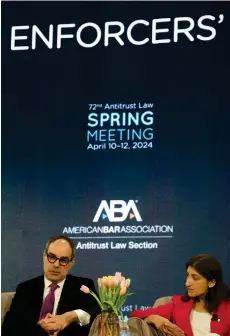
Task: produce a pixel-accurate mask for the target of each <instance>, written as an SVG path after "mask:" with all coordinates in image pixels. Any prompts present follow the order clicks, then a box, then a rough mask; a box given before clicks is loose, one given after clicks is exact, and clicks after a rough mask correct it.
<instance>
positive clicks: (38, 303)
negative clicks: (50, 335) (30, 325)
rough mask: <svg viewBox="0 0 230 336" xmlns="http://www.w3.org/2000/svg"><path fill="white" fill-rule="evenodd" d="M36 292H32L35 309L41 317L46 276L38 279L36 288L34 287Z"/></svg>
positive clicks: (37, 315)
mask: <svg viewBox="0 0 230 336" xmlns="http://www.w3.org/2000/svg"><path fill="white" fill-rule="evenodd" d="M33 291H34V293H32V298H33V301H32V302H33V306H34V311H35V316H36V317H37V319H39V315H40V311H41V308H42V303H43V293H44V276H41V277H39V278H38V279H37V285H36V288H34V290H33Z"/></svg>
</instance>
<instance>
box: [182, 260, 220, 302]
mask: <svg viewBox="0 0 230 336" xmlns="http://www.w3.org/2000/svg"><path fill="white" fill-rule="evenodd" d="M185 285H186V287H187V291H188V296H190V297H198V296H203V295H205V294H206V292H207V290H208V288H211V287H213V286H215V280H213V281H208V280H207V279H206V278H204V277H203V276H202V275H201V274H199V273H198V272H197V271H196V270H195V269H194V268H192V267H190V266H189V267H188V269H187V278H186V283H185Z"/></svg>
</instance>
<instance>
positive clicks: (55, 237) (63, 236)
mask: <svg viewBox="0 0 230 336" xmlns="http://www.w3.org/2000/svg"><path fill="white" fill-rule="evenodd" d="M60 239H62V240H65V241H67V243H69V246H70V247H71V250H72V255H71V258H72V259H73V258H74V256H75V244H74V241H73V240H72V239H70V238H69V237H67V236H65V235H59V236H54V237H51V238H50V239H49V240H48V241H47V243H46V247H45V251H46V253H47V252H48V249H49V246H50V244H51V243H53V242H55V241H56V240H60Z"/></svg>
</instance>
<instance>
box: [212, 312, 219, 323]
mask: <svg viewBox="0 0 230 336" xmlns="http://www.w3.org/2000/svg"><path fill="white" fill-rule="evenodd" d="M212 321H217V322H220V318H219V317H218V315H217V314H215V313H214V314H212Z"/></svg>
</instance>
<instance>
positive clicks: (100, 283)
mask: <svg viewBox="0 0 230 336" xmlns="http://www.w3.org/2000/svg"><path fill="white" fill-rule="evenodd" d="M97 284H98V287H99V288H100V287H101V285H102V281H101V279H100V278H98V279H97Z"/></svg>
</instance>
